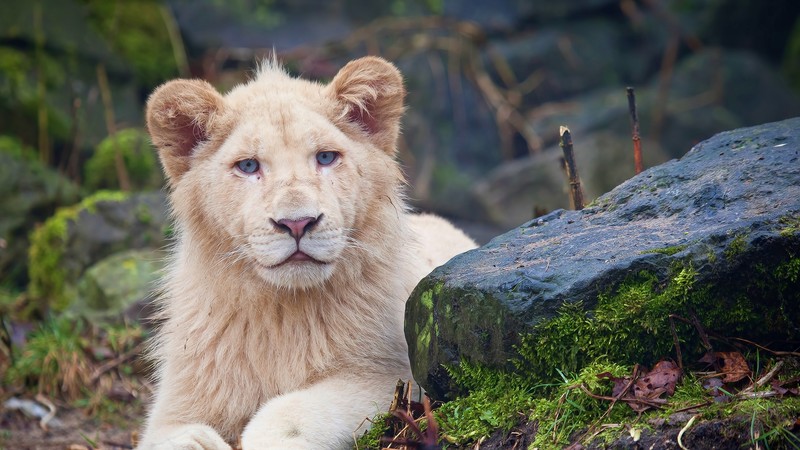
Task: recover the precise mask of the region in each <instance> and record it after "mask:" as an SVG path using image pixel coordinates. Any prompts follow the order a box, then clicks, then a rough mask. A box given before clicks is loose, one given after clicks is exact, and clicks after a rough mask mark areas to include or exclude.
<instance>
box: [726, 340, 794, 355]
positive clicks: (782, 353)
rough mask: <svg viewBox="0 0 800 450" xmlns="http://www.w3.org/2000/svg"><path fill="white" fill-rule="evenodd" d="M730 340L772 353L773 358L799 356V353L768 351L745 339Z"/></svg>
mask: <svg viewBox="0 0 800 450" xmlns="http://www.w3.org/2000/svg"><path fill="white" fill-rule="evenodd" d="M731 339H733V340H734V341H740V342H744V343H745V344H750V345H754V346H756V347H758V348H760V349H761V350H764V351H765V352H770V353H772V354H773V355H775V356H800V352H783V351H779V350H770V349H768V348H767V347H764V346H763V345H758V344H756V343H755V342H753V341H748V340H747V339H742V338H737V337H735V338H731Z"/></svg>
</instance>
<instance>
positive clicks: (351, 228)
mask: <svg viewBox="0 0 800 450" xmlns="http://www.w3.org/2000/svg"><path fill="white" fill-rule="evenodd" d="M354 64H355V66H354V67H351V66H352V65H354ZM365 74H366V75H367V76H366V77H365ZM402 97H403V89H402V81H401V80H400V78H399V73H397V71H396V69H394V67H393V66H391V65H390V64H388V63H386V62H385V61H382V60H378V59H376V58H365V59H362V60H358V61H355V62H354V63H351V64H350V65H348V66H347V67H345V68H344V69H342V71H341V72H340V73H339V75H337V77H336V78H335V79H334V81H333V82H332V83H331V84H330V85H328V86H321V85H317V84H313V83H308V82H305V81H302V80H296V79H292V78H290V77H288V76H287V75H285V74H284V73H283V72H281V71H280V70H279V69H275V68H272V69H269V68H268V69H266V72H265V71H262V73H261V74H260V75H259V77H258V78H257V79H256V80H254V81H253V82H250V83H248V84H246V85H244V86H240V87H238V88H236V89H235V90H234V91H232V92H231V93H229V94H228V95H227V96H226V97H222V96H220V95H219V94H217V93H216V91H214V90H213V88H211V87H210V86H208V85H206V84H203V83H202V82H197V81H183V80H179V81H174V82H171V83H168V84H166V85H164V86H162V87H161V88H159V90H157V91H156V92H155V93H154V94H153V96H152V97H151V99H150V101H149V102H148V127H149V129H150V132H151V135H152V136H153V141H154V143H155V144H156V145H157V146H158V147H159V150H160V155H161V159H162V163H163V164H164V168H165V171H166V172H167V175H168V176H169V178H170V183H171V185H172V189H173V192H172V202H173V206H174V208H175V211H176V213H177V215H178V216H179V217H180V218H181V219H183V220H184V221H187V222H190V223H192V224H193V225H195V227H194V231H195V232H198V228H200V229H201V230H206V231H204V232H207V233H209V236H208V238H209V240H212V241H214V242H217V243H218V246H219V250H218V252H219V253H220V256H221V257H222V258H223V260H225V259H227V260H228V261H231V262H233V261H236V262H243V263H244V265H245V266H246V267H248V268H250V269H251V270H252V272H253V273H255V274H257V275H258V276H260V277H261V278H262V279H264V280H265V281H267V282H269V283H270V284H272V285H274V286H277V287H282V288H289V289H291V288H308V287H312V286H315V285H319V284H321V283H323V282H324V281H325V280H327V279H328V278H329V277H330V276H331V275H332V274H333V273H334V272H335V270H336V268H337V266H338V265H340V264H347V259H348V255H349V253H348V250H349V249H356V250H357V249H358V246H359V242H358V235H359V229H360V227H361V226H362V224H363V223H364V221H365V219H366V218H367V217H368V216H369V213H370V208H371V207H372V205H374V204H375V203H376V202H380V201H386V200H387V199H384V200H381V197H386V194H387V193H388V192H390V191H391V190H392V189H395V188H396V186H397V184H398V183H399V182H400V177H399V175H398V170H397V166H396V163H395V162H394V161H393V154H394V145H395V140H396V136H397V128H398V125H397V122H398V121H399V117H400V112H401V111H402ZM398 101H399V104H397V102H398ZM193 104H194V105H195V106H194V107H192V105H193ZM185 105H189V108H188V109H190V110H191V112H190V113H186V112H183V111H182V110H181V108H182V107H185ZM197 105H199V107H198V106H197ZM198 110H199V111H200V112H199V113H198ZM198 127H199V130H198Z"/></svg>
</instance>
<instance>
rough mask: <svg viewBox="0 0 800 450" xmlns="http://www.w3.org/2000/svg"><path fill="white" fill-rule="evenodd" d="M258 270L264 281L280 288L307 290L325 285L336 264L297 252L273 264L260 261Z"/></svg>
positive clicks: (257, 266)
mask: <svg viewBox="0 0 800 450" xmlns="http://www.w3.org/2000/svg"><path fill="white" fill-rule="evenodd" d="M256 271H257V272H258V275H259V276H260V277H261V278H262V279H264V281H266V282H267V283H269V284H272V285H274V286H276V287H278V288H281V289H289V290H292V289H302V290H305V289H310V288H313V287H318V286H321V285H323V284H324V283H325V282H326V281H327V280H328V279H329V278H330V277H331V276H332V275H333V272H334V264H333V263H327V262H322V261H319V260H317V259H314V258H313V257H311V256H309V255H307V254H305V253H302V252H297V253H294V254H293V255H291V256H290V257H289V258H287V259H286V260H285V261H283V262H281V263H279V264H275V265H272V266H267V265H264V264H262V263H258V264H257V265H256Z"/></svg>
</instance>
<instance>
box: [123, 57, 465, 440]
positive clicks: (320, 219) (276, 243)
mask: <svg viewBox="0 0 800 450" xmlns="http://www.w3.org/2000/svg"><path fill="white" fill-rule="evenodd" d="M404 95H405V90H404V88H403V81H402V78H401V75H400V73H399V72H398V70H397V69H396V68H395V67H394V66H393V65H392V64H390V63H388V62H386V61H384V60H383V59H380V58H375V57H367V58H362V59H359V60H356V61H353V62H350V63H349V64H347V65H346V66H345V67H344V68H343V69H342V70H341V71H340V72H339V73H338V74H337V75H336V77H335V78H334V79H333V81H332V82H331V83H330V84H328V85H321V84H318V83H313V82H308V81H304V80H300V79H295V78H292V77H290V76H289V75H287V74H286V73H285V72H284V71H283V69H281V68H280V67H279V66H278V65H277V64H276V63H266V64H265V65H264V66H263V67H262V68H261V69H260V70H259V72H258V75H257V77H256V78H255V79H254V80H252V81H250V82H249V83H247V84H244V85H242V86H239V87H237V88H235V89H233V90H232V91H231V92H229V93H228V94H227V95H225V96H222V95H220V94H219V93H218V92H217V91H216V90H215V89H214V88H212V87H211V85H209V84H208V83H206V82H204V81H198V80H175V81H171V82H169V83H166V84H164V85H163V86H161V87H159V88H158V89H157V90H156V91H155V92H154V93H153V94H152V96H151V97H150V99H149V101H148V103H147V127H148V130H149V131H150V134H151V136H152V140H153V143H154V144H155V146H156V147H158V150H159V155H160V158H161V162H162V165H163V166H164V171H165V172H166V175H167V177H168V179H169V186H170V201H171V203H172V208H173V212H174V217H175V222H176V229H177V236H178V240H177V244H176V247H175V251H174V255H173V258H172V261H171V266H170V269H169V271H168V274H167V276H166V279H165V281H164V285H163V292H162V295H161V317H162V320H163V322H162V323H163V325H162V328H161V329H160V330H159V332H158V335H157V337H156V339H155V342H154V344H153V347H152V348H153V356H154V358H155V360H156V362H157V372H156V373H157V380H158V388H157V391H156V395H155V402H154V404H153V405H152V410H151V412H150V414H149V417H148V419H147V424H146V429H145V431H144V434H143V437H142V441H141V444H140V446H139V447H140V448H143V449H145V448H146V449H150V448H164V449H167V448H186V449H189V448H192V449H197V448H203V449H228V448H230V446H229V445H230V444H232V443H236V442H237V441H238V440H239V439H240V438H241V442H242V445H243V447H244V448H245V449H271V448H274V449H338V448H349V447H351V446H352V443H353V436H354V433H355V432H356V431H357V429H358V428H359V425H360V424H361V423H362V421H363V420H364V418H365V417H372V416H373V415H375V414H376V413H379V412H384V411H385V410H386V409H387V407H388V405H389V402H390V401H391V397H392V394H393V392H394V385H395V383H396V381H397V380H398V379H410V378H411V376H412V375H411V369H410V367H409V361H408V355H407V346H406V341H405V338H404V335H403V317H404V307H405V301H406V298H407V297H408V295H409V293H410V291H411V289H412V288H413V287H414V286H415V285H416V283H417V282H418V281H419V280H420V278H421V277H422V276H424V275H425V274H427V273H428V272H429V271H430V270H432V269H433V268H434V267H436V266H437V265H440V264H442V263H444V262H445V261H447V260H448V259H449V258H451V257H452V256H454V255H456V254H457V253H460V252H463V251H465V250H468V249H470V248H472V247H474V246H475V244H474V242H473V241H472V240H470V239H469V238H468V237H466V236H465V235H464V234H463V233H462V232H461V231H459V230H457V229H455V228H454V227H452V226H451V225H449V224H448V223H447V222H445V221H444V220H442V219H439V218H437V217H435V216H430V215H423V216H416V215H412V214H409V213H408V212H407V209H406V206H405V203H404V200H403V194H402V192H401V191H402V187H403V176H402V173H401V171H400V167H399V166H398V164H397V162H396V161H395V159H394V156H395V147H396V143H397V136H398V132H399V125H400V117H401V115H402V113H403V97H404ZM360 431H363V430H360ZM360 431H359V432H360Z"/></svg>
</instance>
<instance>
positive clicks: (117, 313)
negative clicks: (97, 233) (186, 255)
mask: <svg viewBox="0 0 800 450" xmlns="http://www.w3.org/2000/svg"><path fill="white" fill-rule="evenodd" d="M165 256H166V255H165V254H164V252H163V251H159V250H152V249H144V250H129V251H124V252H119V253H115V254H113V255H111V256H109V257H107V258H105V259H103V260H101V261H99V262H98V263H96V264H94V265H93V266H91V267H89V268H88V269H87V270H86V272H85V273H84V275H83V276H82V277H81V279H80V281H78V295H77V297H76V299H75V301H74V302H72V304H71V305H70V306H69V309H68V312H69V313H71V314H74V315H77V316H80V317H85V318H88V319H90V320H92V321H97V320H106V321H108V320H110V321H113V320H116V319H118V318H120V317H123V316H127V315H128V313H129V312H130V316H131V317H128V318H129V319H134V320H137V321H140V319H143V318H140V317H138V312H139V311H140V310H142V308H143V307H144V304H145V303H146V302H147V301H148V300H149V299H151V298H152V293H153V291H154V289H155V288H156V283H157V281H158V278H159V274H160V273H161V270H162V269H163V268H164V262H165Z"/></svg>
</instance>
